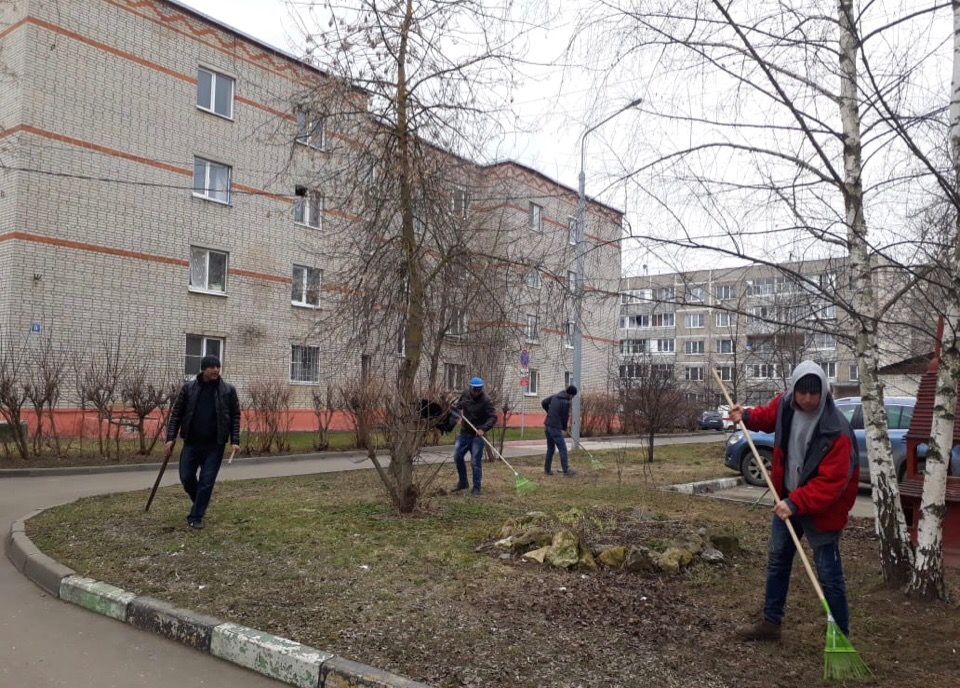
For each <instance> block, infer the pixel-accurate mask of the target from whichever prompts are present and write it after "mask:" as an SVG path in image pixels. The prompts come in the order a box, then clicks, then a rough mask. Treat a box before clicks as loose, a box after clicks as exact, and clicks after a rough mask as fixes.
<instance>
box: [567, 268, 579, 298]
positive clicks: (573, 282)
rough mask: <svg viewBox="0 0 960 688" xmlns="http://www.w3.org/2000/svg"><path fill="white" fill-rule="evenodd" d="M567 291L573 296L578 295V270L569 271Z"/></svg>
mask: <svg viewBox="0 0 960 688" xmlns="http://www.w3.org/2000/svg"><path fill="white" fill-rule="evenodd" d="M567 289H568V290H569V292H570V293H571V294H576V293H577V272H576V270H567Z"/></svg>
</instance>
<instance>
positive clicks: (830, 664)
mask: <svg viewBox="0 0 960 688" xmlns="http://www.w3.org/2000/svg"><path fill="white" fill-rule="evenodd" d="M713 376H714V378H716V380H717V384H718V385H720V391H722V392H723V396H724V397H726V399H727V403H728V404H729V405H730V406H731V407H732V406H733V405H734V404H733V400H731V399H730V395H729V394H728V393H727V388H726V387H725V386H724V384H723V380H721V379H720V375H719V374H718V373H717V371H716V369H714V370H713ZM740 429H741V430H743V436H744V437H745V438H746V440H747V444H749V445H750V450H751V451H752V452H753V458H754V461H756V463H757V466H758V467H759V468H760V472H761V473H762V474H763V479H764V480H765V481H766V483H767V487H768V488H769V490H770V494H771V495H773V501H774V503H776V502H777V501H779V499H780V498H779V497H778V496H777V488H776V487H774V485H773V480H771V479H770V474H769V473H768V472H767V467H766V466H764V465H763V459H761V458H760V453H759V452H758V451H757V447H756V445H754V443H753V438H752V437H751V436H750V431H749V430H747V427H746V426H745V425H744V424H743V422H741V423H740ZM784 523H785V524H786V526H787V530H788V531H790V536H791V537H792V538H793V544H794V546H796V548H797V554H799V555H800V561H802V562H803V568H804V569H806V571H807V576H808V577H809V578H810V582H811V583H812V584H813V589H814V590H815V591H816V593H817V597H819V598H820V604H821V605H823V609H824V611H826V612H827V641H826V645H825V647H824V649H823V678H824V680H826V681H831V682H835V683H843V682H845V681H850V680H856V679H862V678H868V677H869V676H870V675H871V673H870V669H869V668H868V667H867V665H866V664H864V663H863V660H862V659H860V656H859V655H858V654H857V651H856V650H854V649H853V645H851V644H850V640H849V639H848V638H847V636H845V635H844V634H843V631H841V630H840V627H839V626H837V623H836V621H834V620H833V613H832V612H831V611H830V605H829V604H827V598H826V597H825V596H824V594H823V588H821V587H820V581H819V580H817V575H816V574H815V573H814V572H813V569H812V568H811V567H810V560H809V559H808V558H807V553H806V552H805V551H804V550H803V547H801V546H800V538H798V537H797V531H796V530H794V528H793V524H792V523H791V522H790V519H787V520H786V521H784Z"/></svg>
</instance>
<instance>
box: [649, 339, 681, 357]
mask: <svg viewBox="0 0 960 688" xmlns="http://www.w3.org/2000/svg"><path fill="white" fill-rule="evenodd" d="M651 343H652V344H653V351H652V353H655V354H672V353H674V351H676V348H675V347H676V340H674V339H654V340H653V341H652V342H651Z"/></svg>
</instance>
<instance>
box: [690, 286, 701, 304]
mask: <svg viewBox="0 0 960 688" xmlns="http://www.w3.org/2000/svg"><path fill="white" fill-rule="evenodd" d="M704 296H705V294H704V290H703V287H701V286H693V287H689V288H688V289H687V301H689V302H692V303H703V299H704Z"/></svg>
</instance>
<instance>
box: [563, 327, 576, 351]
mask: <svg viewBox="0 0 960 688" xmlns="http://www.w3.org/2000/svg"><path fill="white" fill-rule="evenodd" d="M576 327H577V323H575V322H574V321H572V320H570V321H568V322H567V324H566V326H565V330H564V333H563V345H564V347H566V348H567V349H572V348H573V333H574V332H575V331H576Z"/></svg>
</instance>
